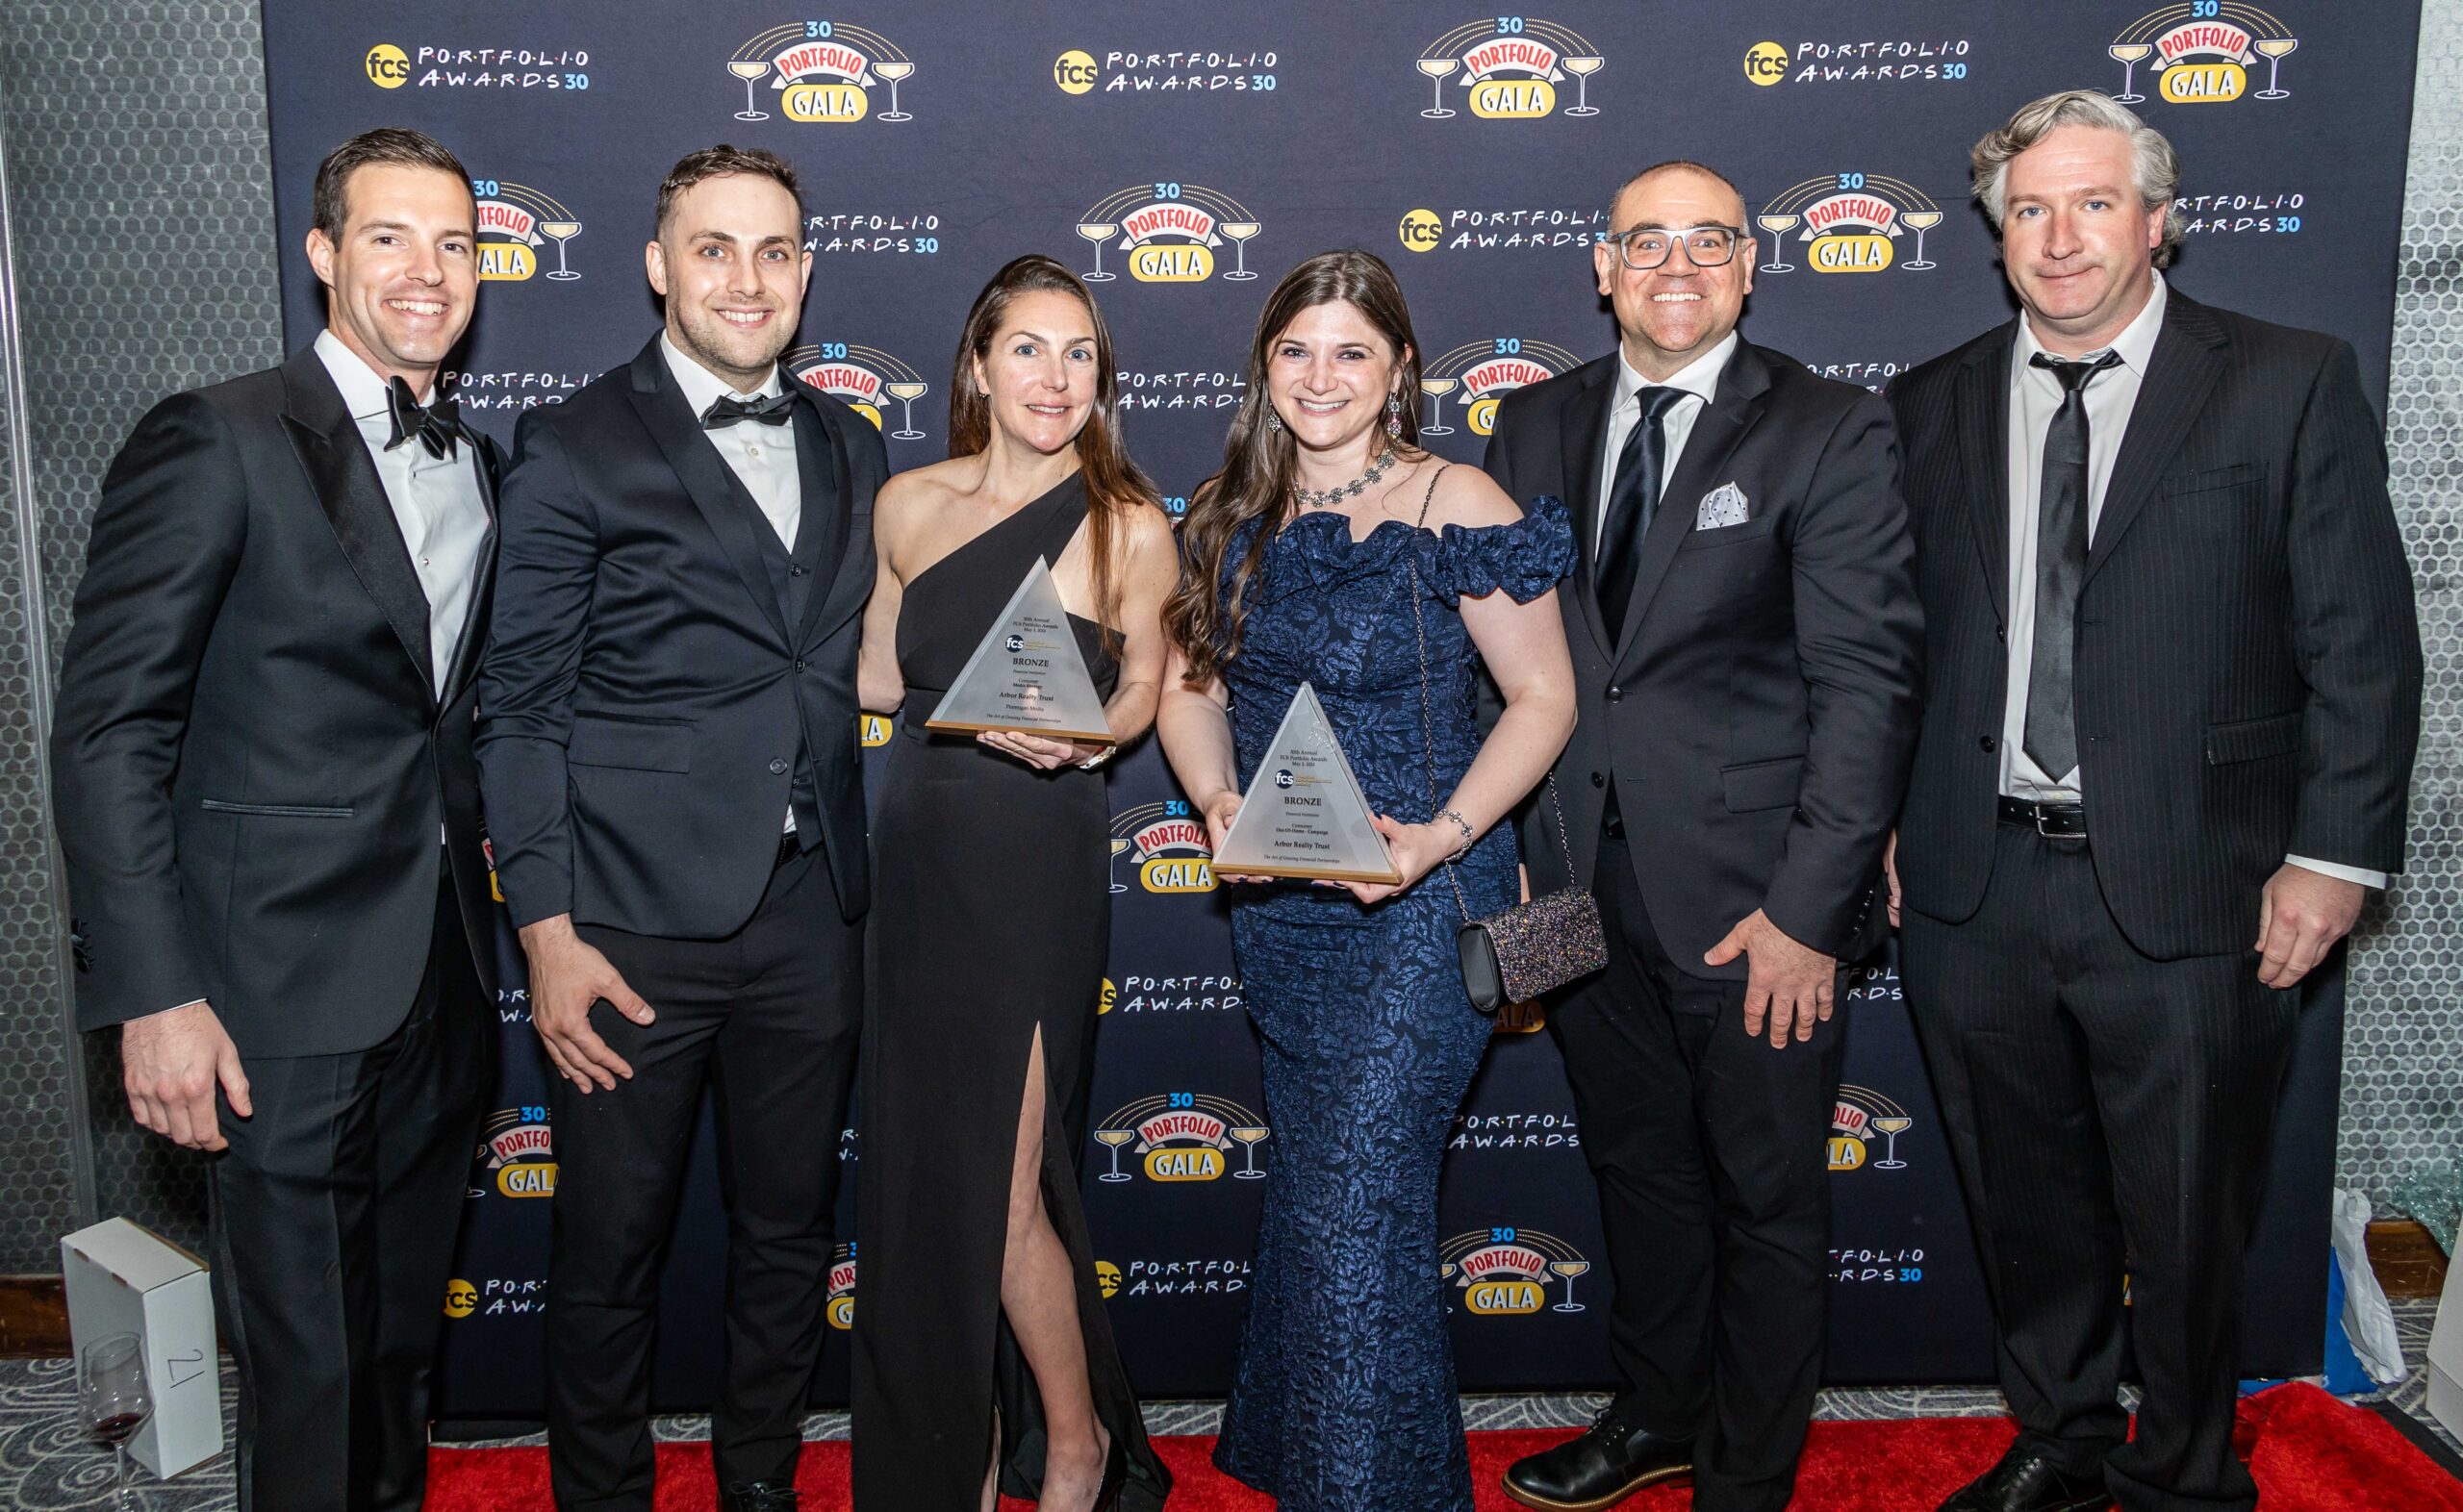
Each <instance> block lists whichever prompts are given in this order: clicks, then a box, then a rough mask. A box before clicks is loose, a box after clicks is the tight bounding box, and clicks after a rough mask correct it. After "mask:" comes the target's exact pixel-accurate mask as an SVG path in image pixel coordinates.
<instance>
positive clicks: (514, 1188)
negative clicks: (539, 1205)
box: [470, 1103, 556, 1197]
mask: <svg viewBox="0 0 2463 1512" xmlns="http://www.w3.org/2000/svg"><path fill="white" fill-rule="evenodd" d="M471 1165H472V1171H471V1177H472V1179H471V1183H470V1196H472V1197H479V1196H482V1195H483V1194H484V1188H483V1187H482V1186H481V1185H480V1183H481V1182H482V1181H486V1182H488V1183H489V1184H491V1185H493V1186H495V1189H496V1190H497V1191H498V1192H500V1193H502V1194H503V1195H505V1196H506V1197H554V1196H555V1195H556V1143H555V1137H554V1134H553V1133H552V1132H551V1131H550V1130H549V1128H548V1126H547V1110H546V1107H545V1106H542V1105H539V1104H535V1103H534V1104H532V1105H530V1106H528V1107H521V1108H498V1109H497V1110H496V1111H495V1112H494V1113H492V1114H489V1115H488V1121H487V1122H485V1123H483V1124H481V1125H480V1126H479V1150H478V1153H477V1154H476V1155H475V1156H473V1157H472V1160H471ZM491 1172H493V1175H491Z"/></svg>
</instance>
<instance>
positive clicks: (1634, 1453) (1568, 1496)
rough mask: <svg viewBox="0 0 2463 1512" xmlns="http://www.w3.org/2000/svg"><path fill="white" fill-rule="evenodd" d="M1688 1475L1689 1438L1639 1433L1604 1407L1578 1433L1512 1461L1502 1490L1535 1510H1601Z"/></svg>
mask: <svg viewBox="0 0 2463 1512" xmlns="http://www.w3.org/2000/svg"><path fill="white" fill-rule="evenodd" d="M1691 1474H1693V1441H1692V1440H1691V1439H1663V1438H1661V1437H1660V1436H1659V1435H1657V1434H1655V1433H1647V1432H1644V1431H1643V1430H1642V1429H1640V1428H1638V1427H1635V1426H1633V1425H1631V1424H1627V1423H1624V1422H1621V1421H1620V1420H1619V1419H1618V1418H1617V1416H1616V1409H1615V1408H1613V1407H1608V1408H1604V1409H1602V1410H1601V1412H1600V1414H1599V1416H1598V1417H1597V1418H1595V1419H1593V1420H1592V1421H1591V1424H1590V1427H1589V1429H1588V1430H1587V1432H1585V1433H1584V1434H1583V1436H1582V1437H1580V1438H1578V1439H1570V1440H1567V1441H1566V1442H1565V1443H1562V1444H1560V1445H1558V1446H1557V1447H1556V1448H1555V1449H1543V1450H1541V1451H1540V1452H1538V1453H1536V1454H1531V1455H1526V1456H1524V1457H1523V1458H1521V1459H1518V1460H1515V1461H1514V1462H1513V1468H1512V1469H1511V1470H1509V1471H1507V1472H1506V1473H1505V1494H1506V1495H1507V1496H1510V1497H1511V1498H1513V1499H1515V1500H1516V1501H1519V1502H1521V1503H1522V1504H1523V1505H1524V1506H1527V1507H1537V1508H1539V1509H1540V1512H1602V1509H1603V1508H1607V1507H1612V1506H1614V1505H1615V1504H1616V1503H1617V1502H1619V1501H1622V1500H1624V1499H1626V1498H1627V1497H1630V1496H1632V1495H1633V1494H1634V1493H1635V1492H1637V1491H1639V1490H1641V1489H1642V1488H1643V1487H1644V1486H1655V1485H1657V1484H1659V1483H1660V1482H1661V1481H1663V1480H1675V1479H1677V1478H1679V1477H1680V1476H1689V1475H1691Z"/></svg>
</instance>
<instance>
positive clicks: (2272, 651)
mask: <svg viewBox="0 0 2463 1512" xmlns="http://www.w3.org/2000/svg"><path fill="white" fill-rule="evenodd" d="M2168 299H2169V303H2168V305H2167V307H2166V310H2165V315H2164V326H2163V330H2162V332H2161V334H2160V335H2159V336H2158V337H2157V338H2156V342H2155V350H2154V355H2153V357H2152V358H2151V359H2150V360H2149V362H2148V364H2147V371H2146V378H2145V379H2144V381H2143V382H2142V384H2141V386H2140V389H2139V393H2138V403H2137V407H2136V408H2135V409H2134V410H2133V411H2132V412H2131V415H2130V419H2129V428H2128V430H2127V432H2126V433H2124V435H2123V436H2122V438H2121V444H2120V455H2119V456H2118V457H2117V458H2116V459H2115V460H2114V466H2113V474H2112V481H2111V483H2110V485H2109V486H2108V488H2107V490H2106V492H2105V496H2104V506H2103V513H2102V515H2101V516H2100V517H2099V519H2098V522H2097V525H2096V528H2095V541H2094V543H2093V545H2092V547H2091V548H2090V550H2089V551H2088V554H2087V575H2086V578H2085V580H2084V582H2083V583H2082V585H2081V587H2080V590H2079V601H2078V617H2077V638H2078V640H2077V652H2076V655H2077V664H2076V665H2077V682H2076V717H2077V730H2078V737H2079V745H2078V749H2079V769H2080V773H2081V775H2080V778H2079V782H2080V786H2081V789H2082V791H2083V794H2084V796H2085V798H2086V805H2087V827H2088V834H2089V844H2090V848H2091V850H2092V853H2093V854H2094V856H2095V874H2096V877H2097V879H2098V880H2099V881H2100V882H2101V884H2102V888H2103V894H2104V899H2105V901H2106V903H2107V904H2108V905H2110V907H2111V909H2112V912H2113V917H2114V918H2115V919H2116V920H2119V921H2120V927H2121V929H2122V931H2123V933H2125V934H2126V935H2127V936H2128V937H2129V941H2130V943H2131V944H2132V945H2136V946H2137V947H2138V948H2139V949H2140V950H2142V951H2144V952H2146V954H2148V955H2150V956H2154V957H2156V958H2158V959H2163V960H2171V959H2174V958H2177V957H2181V956H2188V955H2218V954H2222V953H2224V952H2227V951H2236V950H2247V948H2249V943H2250V941H2251V940H2252V939H2254V938H2255V936H2256V931H2257V918H2258V894H2259V891H2260V889H2262V888H2263V887H2264V886H2265V884H2266V881H2267V878H2268V877H2270V876H2272V875H2273V873H2274V871H2275V869H2277V868H2278V867H2280V866H2282V865H2283V861H2284V857H2285V856H2286V855H2287V854H2297V855H2301V856H2307V857H2310V858H2313V859H2315V860H2319V861H2330V862H2335V863H2338V864H2341V865H2345V866H2353V867H2365V868H2368V869H2372V870H2377V871H2394V870H2396V869H2399V868H2400V866H2401V864H2402V859H2403V827H2404V795H2405V793H2406V790H2407V788H2408V786H2409V783H2410V777H2411V769H2412V753H2413V749H2414V746H2415V745H2416V744H2417V743H2418V738H2419V726H2420V697H2421V651H2420V628H2419V623H2418V621H2417V619H2416V618H2415V617H2414V614H2413V609H2412V580H2411V573H2410V571H2409V569H2408V568H2407V567H2405V565H2404V560H2403V546H2402V541H2401V538H2400V535H2399V534H2398V532H2397V530H2396V525H2395V514H2394V509H2393V506H2392V505H2391V504H2390V503H2389V502H2388V500H2387V497H2386V454H2385V448H2384V445H2383V443H2382V441H2381V440H2380V437H2379V433H2378V426H2377V420H2376V416H2374V415H2372V414H2371V413H2370V409H2369V402H2368V400H2367V399H2366V398H2365V397H2364V396H2363V395H2362V392H2361V388H2360V371H2359V365H2358V364H2357V362H2356V361H2355V360H2354V359H2353V356H2352V350H2351V347H2350V346H2349V345H2348V344H2346V343H2345V342H2343V341H2340V340H2335V339H2334V338H2332V337H2327V336H2321V335H2319V334H2317V333H2315V332H2310V331H2297V330H2293V329H2290V328H2288V327H2285V326H2279V325H2269V324H2267V323H2266V322H2264V321H2261V320H2252V319H2250V318H2248V317H2247V316H2246V315H2234V314H2232V313H2230V312H2229V311H2223V310H2217V309H2213V308H2211V307H2209V306H2206V305H2201V304H2199V303H2197V302H2196V300H2193V299H2191V298H2189V297H2187V296H2186V295H2184V294H2183V293H2182V292H2181V291H2180V290H2178V289H2173V290H2170V291H2169V294H2168ZM2018 332H2019V328H2018V322H2017V321H2015V320H2014V321H2012V322H2011V323H2010V324H2008V325H2005V326H2001V327H1999V328H1997V329H1995V330H1993V331H1989V332H1987V333H1985V334H1984V335H1983V336H1980V337H1978V338H1976V339H1975V340H1972V341H1969V342H1968V343H1967V344H1966V345H1964V346H1962V347H1959V348H1957V349H1956V350H1954V351H1951V352H1949V353H1946V354H1944V355H1943V356H1941V357H1937V358H1935V359H1934V360H1933V361H1931V362H1929V363H1926V364H1924V365H1922V366H1920V367H1917V368H1915V369H1914V370H1912V371H1910V372H1908V373H1907V374H1905V375H1904V376H1902V377H1901V378H1900V379H1899V380H1898V381H1897V382H1896V383H1894V384H1893V385H1892V388H1891V402H1892V406H1893V408H1894V409H1895V410H1896V411H1897V414H1898V423H1899V433H1900V435H1901V436H1902V437H1903V438H1904V443H1905V446H1906V450H1907V495H1908V503H1909V507H1910V510H1911V512H1912V516H1913V518H1914V522H1915V527H1916V538H1917V560H1918V570H1917V582H1918V585H1919V588H1920V591H1921V592H1922V594H1923V598H1924V619H1925V632H1926V641H1927V653H1926V654H1927V660H1928V663H1929V667H1930V678H1929V683H1928V688H1927V694H1926V707H1925V712H1924V727H1923V736H1922V739H1921V740H1920V741H1919V742H1918V743H1917V756H1916V778H1915V784H1914V787H1913V789H1912V790H1911V792H1910V794H1909V796H1908V802H1907V812H1906V814H1905V816H1904V818H1903V819H1901V820H1900V826H1899V849H1898V874H1899V881H1900V883H1901V884H1902V886H1903V888H1904V890H1905V896H1906V899H1907V901H1908V903H1909V904H1911V905H1912V906H1914V907H1916V908H1918V909H1921V910H1923V911H1924V912H1925V913H1926V914H1928V915H1931V916H1933V917H1934V918H1937V919H1942V920H1948V921H1951V922H1954V923H1955V922H1958V921H1960V920H1965V919H1967V918H1968V917H1969V916H1971V915H1972V914H1973V913H1974V912H1975V910H1976V907H1977V905H1978V903H1980V902H1981V901H1982V899H1983V896H1984V887H1985V883H1986V881H1987V880H1988V878H1989V877H1990V876H1991V873H1992V868H1993V844H1992V837H1993V823H1994V802H1995V798H1996V796H1997V794H1998V793H1999V791H2000V790H1999V782H2000V766H2001V757H2000V753H1999V749H1998V746H1999V741H2000V736H2001V722H2002V707H2003V702H2004V699H2005V697H2006V693H2007V687H2008V668H2007V650H2006V642H2005V639H2004V637H2005V633H2006V632H2005V627H2004V624H2003V617H2004V616H2005V614H2006V613H2007V606H2008V604H2009V600H2010V588H2009V582H2008V578H2009V520H2010V498H2009V492H2010V490H2009V483H2008V479H2009V461H2008V436H2007V431H2008V427H2009V414H2010V363H2011V355H2012V353H2013V352H2015V351H2016V350H2017V343H2018Z"/></svg>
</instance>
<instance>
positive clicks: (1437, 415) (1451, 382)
mask: <svg viewBox="0 0 2463 1512" xmlns="http://www.w3.org/2000/svg"><path fill="white" fill-rule="evenodd" d="M1459 382H1460V380H1459V379H1454V378H1431V377H1428V376H1426V375H1425V374H1423V375H1422V376H1421V378H1420V392H1422V393H1424V394H1427V395H1428V423H1427V424H1426V425H1423V426H1421V427H1420V434H1421V435H1423V436H1451V435H1453V434H1454V427H1453V426H1451V425H1448V424H1446V423H1444V422H1445V406H1444V405H1442V404H1440V403H1438V402H1437V401H1438V400H1440V399H1442V398H1443V397H1444V396H1445V395H1447V394H1449V393H1452V392H1453V391H1454V389H1455V386H1456V384H1458V383H1459Z"/></svg>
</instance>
